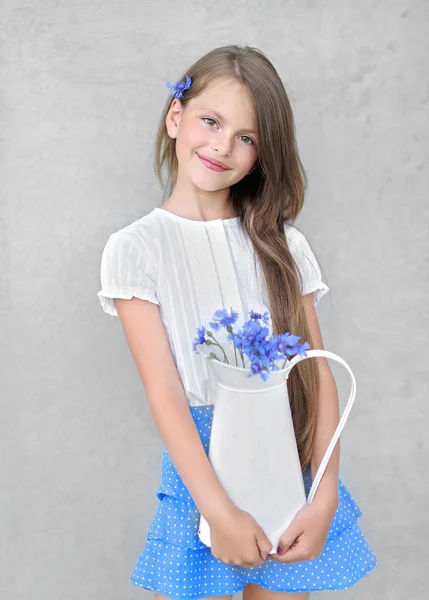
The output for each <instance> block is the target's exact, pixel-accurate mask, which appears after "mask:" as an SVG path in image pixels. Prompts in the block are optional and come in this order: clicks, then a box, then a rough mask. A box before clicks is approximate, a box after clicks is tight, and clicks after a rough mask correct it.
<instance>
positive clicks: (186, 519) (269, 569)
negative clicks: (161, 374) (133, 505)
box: [129, 405, 377, 600]
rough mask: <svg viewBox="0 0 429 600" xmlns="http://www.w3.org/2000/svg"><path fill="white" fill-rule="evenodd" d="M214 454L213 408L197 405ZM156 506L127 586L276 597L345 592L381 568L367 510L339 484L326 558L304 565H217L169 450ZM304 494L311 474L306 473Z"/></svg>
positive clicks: (181, 594) (186, 594) (187, 594)
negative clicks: (365, 519) (252, 589)
mask: <svg viewBox="0 0 429 600" xmlns="http://www.w3.org/2000/svg"><path fill="white" fill-rule="evenodd" d="M191 412H192V415H193V417H194V420H195V423H196V425H197V427H198V430H199V432H200V436H201V440H202V442H203V445H204V448H205V450H206V452H208V447H209V440H210V430H211V420H212V416H213V406H212V405H209V406H203V407H191ZM161 469H162V477H161V484H160V486H159V489H158V491H157V496H158V499H159V504H158V508H157V510H156V513H155V516H154V518H153V520H152V523H151V526H150V529H149V531H148V534H147V537H146V544H145V547H144V549H143V551H142V553H141V555H140V557H139V559H138V561H137V563H136V565H135V567H134V570H133V573H132V575H131V577H130V579H129V582H130V583H132V584H133V585H136V586H138V587H141V588H144V589H147V590H151V591H153V592H157V593H160V594H164V595H165V596H169V597H171V598H176V599H182V600H184V599H185V598H186V599H189V600H190V599H196V598H203V597H208V596H222V595H227V594H235V593H238V592H241V591H242V589H243V588H244V586H245V585H246V584H248V583H253V584H257V585H259V586H261V587H263V588H266V589H269V590H272V591H276V592H311V591H320V590H327V589H328V590H341V589H345V588H348V587H351V586H353V585H355V584H356V583H357V581H359V580H360V579H361V578H362V577H364V575H366V574H367V573H369V572H370V571H371V570H372V569H373V568H374V567H375V565H376V564H377V558H376V556H375V555H374V553H373V552H372V550H371V548H370V547H369V545H368V543H367V541H366V539H365V536H364V535H363V533H362V531H361V529H360V526H359V523H358V519H359V518H360V517H361V515H362V510H361V508H360V507H359V506H358V504H357V503H356V501H355V500H354V498H353V496H352V495H351V494H350V492H349V490H348V489H347V488H346V486H345V485H344V483H343V482H342V480H341V478H339V479H338V499H339V502H338V508H337V511H336V513H335V516H334V518H333V520H332V523H331V526H330V530H329V533H328V537H327V540H326V544H325V547H324V549H323V552H322V554H321V555H320V556H319V557H318V558H316V559H314V560H308V561H303V562H299V563H286V564H282V563H279V562H278V561H275V560H273V559H268V560H267V561H265V562H264V564H263V565H261V566H260V567H240V566H236V565H230V564H226V563H223V562H221V561H219V560H217V559H216V558H215V557H214V556H213V555H212V553H211V550H210V548H208V547H207V546H206V545H205V544H203V543H202V542H201V540H200V539H199V537H198V527H199V518H200V513H199V512H198V509H197V507H196V505H195V503H194V501H193V500H192V497H191V496H190V494H189V491H188V490H187V488H186V486H185V484H184V482H183V480H182V479H181V477H180V476H179V474H178V472H177V470H176V469H175V467H174V464H173V462H172V461H171V459H170V457H169V455H168V453H167V451H166V450H165V449H164V450H163V456H162V467H161ZM303 478H304V486H305V491H306V495H307V496H308V493H309V491H310V487H311V483H312V480H311V472H310V470H309V469H306V470H305V471H304V472H303Z"/></svg>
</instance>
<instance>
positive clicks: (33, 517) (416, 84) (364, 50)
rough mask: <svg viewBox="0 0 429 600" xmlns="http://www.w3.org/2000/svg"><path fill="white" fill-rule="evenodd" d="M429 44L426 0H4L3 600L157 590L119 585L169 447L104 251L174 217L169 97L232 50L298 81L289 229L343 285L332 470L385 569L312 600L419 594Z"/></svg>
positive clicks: (335, 323) (426, 556)
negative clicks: (174, 86) (165, 143)
mask: <svg viewBox="0 0 429 600" xmlns="http://www.w3.org/2000/svg"><path fill="white" fill-rule="evenodd" d="M428 32H429V3H428V2H427V1H426V0H414V1H412V0H379V1H377V2H376V1H369V0H360V1H359V2H358V1H356V0H355V1H350V0H341V1H340V0H332V1H318V2H316V1H314V2H311V1H309V0H292V1H271V2H264V3H262V2H259V1H257V0H253V1H248V2H245V1H244V0H241V1H238V0H235V1H234V0H217V1H212V2H210V3H204V2H199V1H198V0H183V1H182V2H176V1H175V2H172V1H171V2H170V1H169V2H165V1H158V2H149V1H140V2H127V3H121V2H112V1H111V0H94V1H88V2H84V3H82V2H72V1H68V2H65V1H64V2H61V1H49V0H45V1H40V2H34V1H32V0H26V1H25V2H18V1H15V2H6V3H2V6H1V46H0V53H1V88H0V110H1V134H0V137H1V173H0V177H1V193H2V196H1V213H0V218H1V221H0V228H1V229H0V235H1V238H0V260H1V265H0V267H1V310H0V319H1V342H2V343H1V360H0V376H1V419H0V444H1V465H0V500H1V511H0V527H1V532H0V561H1V569H0V596H1V597H2V598H4V599H5V600H6V599H7V600H15V599H19V600H42V599H43V600H50V599H52V600H58V599H61V600H77V599H79V600H98V599H99V600H119V599H121V600H126V599H133V598H136V599H137V598H150V597H151V596H152V594H151V593H150V592H145V591H143V590H141V589H138V588H136V587H134V586H132V585H130V584H129V583H128V578H129V576H130V575H131V572H132V569H133V567H134V564H135V563H136V562H137V559H138V556H139V554H140V552H141V550H142V548H143V546H144V538H145V535H146V532H147V529H148V527H149V524H150V520H151V518H152V516H153V512H154V510H155V508H156V498H155V491H156V488H157V486H158V484H159V473H160V471H159V469H160V452H161V442H160V440H159V437H158V434H157V431H156V429H155V426H154V424H153V423H152V421H151V418H150V414H149V409H148V406H147V402H146V399H145V394H144V389H143V386H142V384H141V382H140V379H139V376H138V374H137V370H136V369H135V367H134V364H133V362H132V359H131V355H130V354H129V351H128V348H127V346H126V342H125V338H124V336H123V333H122V330H121V327H120V322H119V320H118V319H115V318H113V317H110V316H108V315H106V314H104V313H103V312H102V311H101V308H100V305H99V301H98V299H97V296H96V294H97V292H98V291H99V289H100V280H99V268H100V259H101V252H102V249H103V246H104V244H105V243H106V241H107V238H108V236H109V235H110V234H111V233H112V232H113V231H116V230H118V229H120V228H122V227H124V226H125V225H127V224H129V223H131V222H132V221H134V220H136V219H138V218H139V217H141V216H143V215H144V214H146V213H147V212H149V211H150V210H151V209H152V208H154V207H155V206H158V205H160V204H161V202H162V192H161V190H160V188H159V186H158V184H157V183H156V181H155V177H154V175H153V171H152V159H153V143H154V137H155V131H156V127H157V123H158V119H159V115H160V110H161V107H162V106H163V104H164V102H165V100H166V98H167V97H168V94H169V92H168V90H167V88H166V87H165V82H166V81H175V80H176V79H177V78H178V77H179V76H180V75H181V73H182V72H183V71H184V70H185V69H186V68H187V66H189V65H190V64H191V63H192V62H194V61H195V60H196V59H197V58H198V57H200V56H201V55H202V54H204V53H205V52H207V51H208V50H210V49H212V48H214V47H216V46H221V45H225V44H230V43H239V44H249V45H252V46H256V47H258V48H260V49H261V50H263V51H264V52H265V53H266V54H267V56H268V57H269V58H270V59H271V60H272V61H273V63H274V65H275V66H276V68H277V69H278V71H279V74H280V75H281V77H282V79H283V81H284V83H285V85H286V89H287V91H288V93H289V96H290V100H291V102H292V105H293V109H294V114H295V119H296V126H297V137H298V144H299V150H300V155H301V158H302V160H303V163H304V167H305V169H306V171H307V174H308V177H309V187H308V193H307V200H306V204H305V208H304V210H303V212H302V214H301V215H300V217H299V218H298V220H297V221H296V225H297V226H299V227H300V228H301V229H302V231H304V233H305V234H306V235H307V238H308V240H309V242H310V244H311V245H312V247H313V249H314V250H315V252H316V254H317V256H318V258H319V260H320V263H321V265H322V267H323V272H324V274H325V279H326V281H327V283H328V284H329V285H330V287H331V295H330V296H329V300H328V301H327V302H331V304H330V307H329V310H328V313H329V314H328V316H327V317H326V313H325V317H326V318H325V319H324V329H325V333H326V337H325V347H326V348H327V349H329V350H331V351H333V352H336V353H338V354H340V355H341V356H342V357H344V358H345V359H346V360H347V361H348V363H349V364H350V365H351V367H352V368H353V371H354V373H355V376H356V379H357V384H358V395H357V398H356V403H355V406H354V408H353V411H352V413H351V416H350V418H349V421H348V423H347V425H346V428H345V430H344V433H343V436H342V445H341V448H342V450H341V453H342V454H341V457H342V458H341V474H342V477H343V481H344V482H345V484H346V485H347V487H348V488H349V489H350V491H351V492H352V494H353V495H354V497H355V499H356V500H357V502H358V504H359V505H360V506H361V507H362V509H363V511H364V514H363V516H362V518H361V521H360V524H361V527H362V529H363V531H364V533H365V535H366V537H367V539H368V541H369V543H370V545H371V546H372V548H373V550H374V552H375V553H376V555H377V557H378V560H379V564H378V565H377V567H376V568H375V570H374V571H373V572H372V573H371V574H369V575H368V576H367V577H365V578H364V579H363V580H361V581H360V582H358V584H357V585H356V586H355V587H354V588H351V589H349V590H347V591H344V592H340V593H335V594H334V593H332V592H323V593H315V594H314V595H313V596H314V597H319V596H320V597H324V598H327V599H328V598H337V597H341V598H344V599H346V598H347V599H349V600H351V599H353V600H355V599H358V598H359V599H362V598H389V599H391V600H393V599H398V600H402V599H404V598H406V599H407V600H423V599H424V598H426V597H427V586H428V584H427V581H426V572H425V568H427V565H428V563H429V552H428V533H429V524H428V522H429V520H428V512H427V503H428V500H429V497H428V489H429V484H428V477H427V474H428V466H427V465H428V459H429V456H428V447H427V437H426V436H427V425H428V412H429V409H428V406H429V403H428V392H429V390H428V378H427V373H428V366H427V365H428V359H429V356H428V346H427V337H428V306H429V305H428V293H429V281H428V262H429V261H428V256H429V253H428V185H429V171H428V162H427V153H428V139H429V136H428V128H429V126H428V123H429V120H428V104H429V96H428V90H429V65H428V56H429V44H428V40H429V36H428ZM322 302H323V300H322ZM322 308H323V307H322V306H321V309H322ZM331 362H332V361H331ZM340 369H341V367H340ZM336 372H337V371H336ZM344 382H347V379H346V378H345V379H344ZM344 393H347V394H348V389H347V388H344ZM342 398H343V399H344V396H342ZM313 596H312V597H313Z"/></svg>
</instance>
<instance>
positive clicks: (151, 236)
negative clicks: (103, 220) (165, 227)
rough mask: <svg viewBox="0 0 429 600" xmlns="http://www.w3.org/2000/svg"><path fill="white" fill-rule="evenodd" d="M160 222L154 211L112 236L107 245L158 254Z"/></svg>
mask: <svg viewBox="0 0 429 600" xmlns="http://www.w3.org/2000/svg"><path fill="white" fill-rule="evenodd" d="M159 239H160V236H159V221H158V220H157V219H156V216H155V214H154V211H151V212H149V213H148V214H146V215H144V216H143V217H140V218H139V219H137V220H135V221H133V222H132V223H130V224H128V225H126V226H125V227H122V228H121V229H118V230H117V231H114V232H113V233H112V234H110V237H109V239H108V242H107V244H108V245H110V246H117V245H125V246H128V247H133V246H135V247H139V248H140V249H144V250H145V251H146V252H152V253H154V254H156V253H157V249H158V247H159Z"/></svg>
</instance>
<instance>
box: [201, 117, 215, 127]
mask: <svg viewBox="0 0 429 600" xmlns="http://www.w3.org/2000/svg"><path fill="white" fill-rule="evenodd" d="M203 121H211V122H212V123H216V121H215V120H214V119H211V118H210V117H203ZM208 125H209V123H208ZM210 127H211V125H210Z"/></svg>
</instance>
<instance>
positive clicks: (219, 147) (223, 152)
mask: <svg viewBox="0 0 429 600" xmlns="http://www.w3.org/2000/svg"><path fill="white" fill-rule="evenodd" d="M232 145H233V140H232V139H231V138H230V137H229V136H227V135H224V136H223V137H218V138H217V139H216V141H215V143H214V149H215V152H217V153H218V154H219V155H220V156H229V155H230V154H231V151H232Z"/></svg>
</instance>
